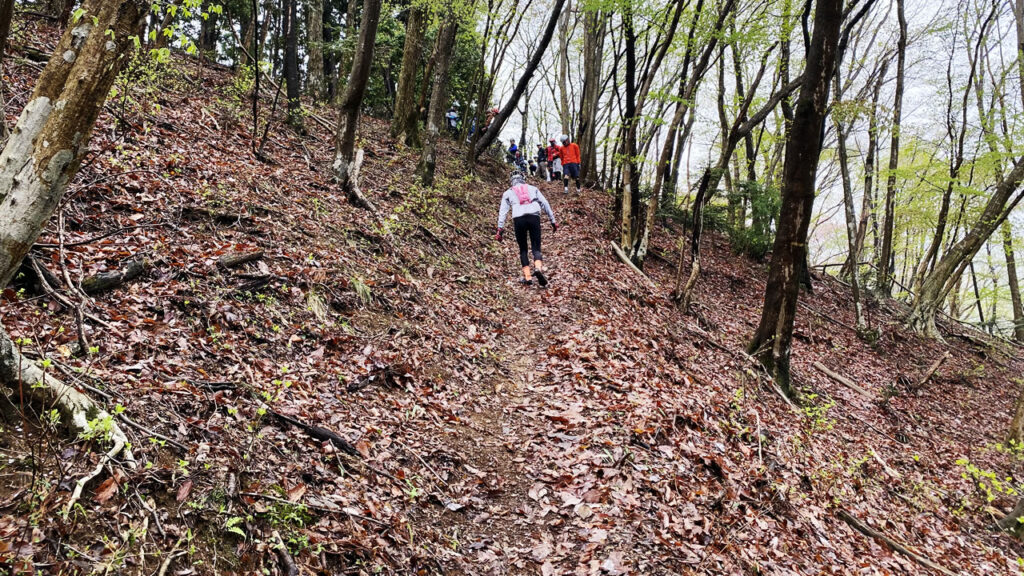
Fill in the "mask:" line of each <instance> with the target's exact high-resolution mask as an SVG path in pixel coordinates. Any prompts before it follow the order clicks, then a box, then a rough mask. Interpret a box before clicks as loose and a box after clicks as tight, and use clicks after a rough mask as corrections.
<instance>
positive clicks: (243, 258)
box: [217, 250, 263, 268]
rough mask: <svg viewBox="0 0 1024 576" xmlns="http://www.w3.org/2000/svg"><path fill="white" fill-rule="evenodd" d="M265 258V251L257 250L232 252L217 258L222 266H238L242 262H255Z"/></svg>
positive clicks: (218, 263) (218, 264)
mask: <svg viewBox="0 0 1024 576" xmlns="http://www.w3.org/2000/svg"><path fill="white" fill-rule="evenodd" d="M262 259H263V251H262V250H259V251H257V252H231V253H229V254H225V255H223V256H221V257H220V258H217V266H220V267H221V268H236V267H238V266H241V265H242V264H248V263H249V262H255V261H257V260H262Z"/></svg>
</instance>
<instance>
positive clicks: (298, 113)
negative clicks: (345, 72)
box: [283, 0, 302, 130]
mask: <svg viewBox="0 0 1024 576" xmlns="http://www.w3.org/2000/svg"><path fill="white" fill-rule="evenodd" d="M283 21H284V23H285V27H286V28H285V32H286V34H285V47H284V79H285V82H286V83H287V85H288V123H289V124H290V125H291V126H292V127H293V128H296V129H299V130H301V129H302V101H300V100H299V94H300V80H299V0H285V14H283Z"/></svg>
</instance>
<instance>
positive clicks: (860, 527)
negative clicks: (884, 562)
mask: <svg viewBox="0 0 1024 576" xmlns="http://www.w3.org/2000/svg"><path fill="white" fill-rule="evenodd" d="M836 516H837V517H838V518H839V519H840V520H842V521H843V522H846V523H847V524H849V525H850V527H851V528H853V529H854V530H856V531H857V532H860V533H861V534H863V535H865V536H867V537H869V538H874V539H875V540H878V541H880V542H883V543H884V544H885V545H886V546H888V547H889V548H890V549H891V550H894V551H896V552H899V553H900V554H903V555H904V556H906V557H907V558H910V559H911V560H913V561H914V562H916V563H918V564H920V565H921V566H924V567H925V568H930V569H932V570H935V571H936V572H939V573H941V574H946V575H948V576H957V575H956V573H955V572H953V571H952V570H949V569H948V568H945V567H943V566H940V565H938V564H936V563H935V562H932V561H931V560H929V559H928V558H925V557H924V556H922V555H921V554H918V553H917V552H915V551H913V550H911V549H910V548H909V547H907V546H906V545H904V544H901V543H899V542H897V541H896V540H893V539H892V538H890V537H889V536H886V535H885V534H883V533H882V532H879V531H878V530H875V529H874V528H871V527H870V526H867V525H865V524H863V523H861V521H860V520H857V519H856V518H854V517H853V516H852V515H850V513H849V512H847V511H846V510H842V509H840V510H837V511H836ZM961 573H964V572H963V571H961Z"/></svg>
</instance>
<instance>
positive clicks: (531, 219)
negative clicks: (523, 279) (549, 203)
mask: <svg viewBox="0 0 1024 576" xmlns="http://www.w3.org/2000/svg"><path fill="white" fill-rule="evenodd" d="M512 223H513V224H515V228H516V242H517V243H518V244H519V262H520V263H521V264H522V265H523V266H529V265H530V257H529V254H528V251H527V249H526V238H527V236H529V238H530V246H531V247H533V259H534V260H544V257H543V256H541V254H540V214H524V215H523V216H520V217H519V218H515V219H513V220H512Z"/></svg>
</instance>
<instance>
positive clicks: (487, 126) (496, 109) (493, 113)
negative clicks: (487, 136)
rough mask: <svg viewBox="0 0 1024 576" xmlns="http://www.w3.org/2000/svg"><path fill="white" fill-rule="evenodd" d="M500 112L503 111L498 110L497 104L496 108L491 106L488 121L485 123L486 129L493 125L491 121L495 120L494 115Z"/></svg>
mask: <svg viewBox="0 0 1024 576" xmlns="http://www.w3.org/2000/svg"><path fill="white" fill-rule="evenodd" d="M498 112H501V111H500V110H498V107H497V106H495V107H494V108H491V109H490V110H488V111H487V123H486V124H484V130H486V129H487V128H489V127H490V126H491V121H492V120H494V117H495V116H497V115H498Z"/></svg>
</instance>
